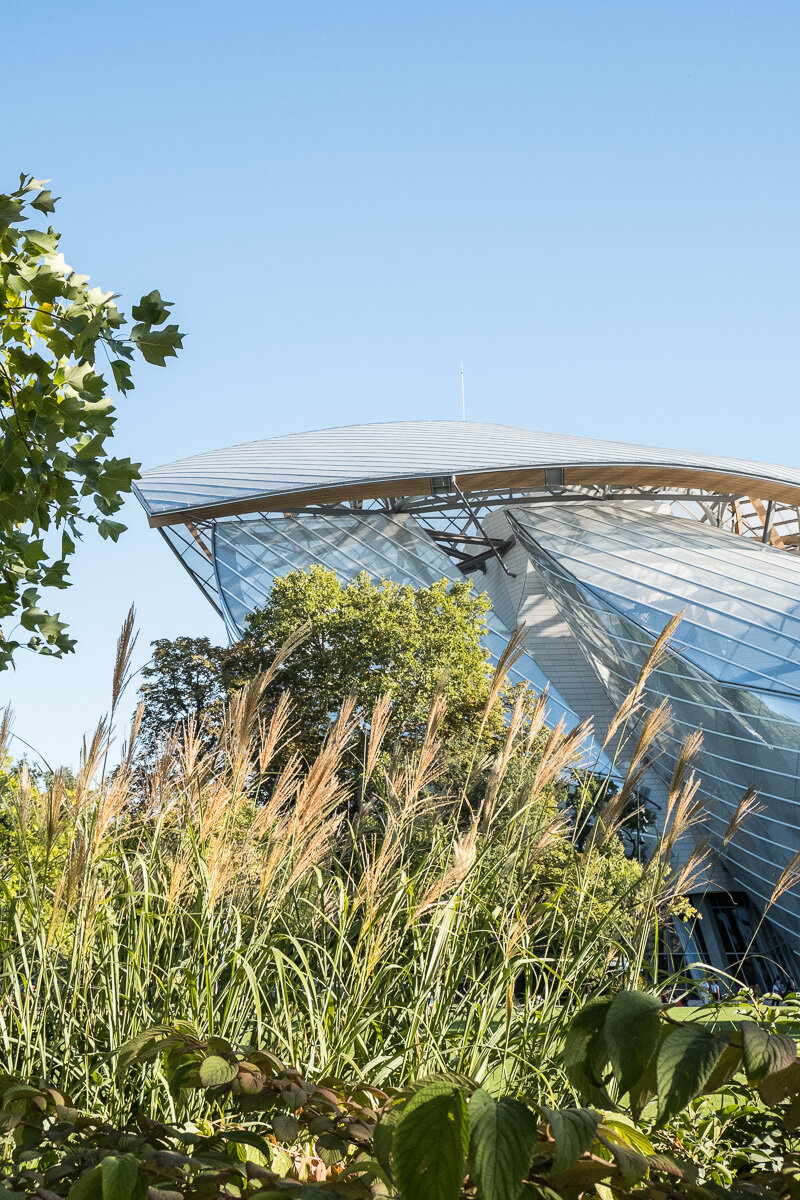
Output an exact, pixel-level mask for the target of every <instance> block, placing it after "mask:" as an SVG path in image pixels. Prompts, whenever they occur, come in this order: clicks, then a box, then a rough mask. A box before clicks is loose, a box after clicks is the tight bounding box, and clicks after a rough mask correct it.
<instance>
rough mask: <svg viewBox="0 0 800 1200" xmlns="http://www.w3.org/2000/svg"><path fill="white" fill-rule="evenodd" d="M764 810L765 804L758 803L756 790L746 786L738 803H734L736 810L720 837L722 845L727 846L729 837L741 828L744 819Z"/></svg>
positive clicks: (733, 835) (757, 814) (755, 815)
mask: <svg viewBox="0 0 800 1200" xmlns="http://www.w3.org/2000/svg"><path fill="white" fill-rule="evenodd" d="M765 810H766V805H764V804H759V802H758V792H757V791H756V790H755V788H748V790H747V791H746V792H745V794H744V795H743V796H742V798H741V800H740V801H739V803H738V804H737V805H736V811H735V812H734V814H733V816H732V817H731V819H730V821H729V822H728V826H727V828H726V830H725V834H724V836H723V838H722V845H723V846H727V844H728V842H729V841H730V840H731V838H733V837H735V836H736V834H737V833H738V831H739V830H740V829H741V827H742V825H743V824H744V823H745V821H747V820H749V818H750V817H757V816H759V815H760V814H761V813H763V812H764V811H765Z"/></svg>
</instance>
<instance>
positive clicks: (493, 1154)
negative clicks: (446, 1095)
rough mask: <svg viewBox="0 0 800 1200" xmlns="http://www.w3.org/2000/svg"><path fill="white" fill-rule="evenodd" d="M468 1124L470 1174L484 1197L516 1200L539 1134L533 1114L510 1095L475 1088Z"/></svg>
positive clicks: (490, 1199)
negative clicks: (502, 1095)
mask: <svg viewBox="0 0 800 1200" xmlns="http://www.w3.org/2000/svg"><path fill="white" fill-rule="evenodd" d="M469 1124H470V1143H469V1156H470V1162H471V1164H472V1174H473V1176H474V1179H475V1183H476V1185H477V1187H478V1190H479V1192H480V1194H481V1196H482V1197H483V1200H517V1197H518V1196H519V1195H520V1193H521V1192H522V1187H523V1180H524V1179H525V1176H526V1174H527V1173H528V1168H529V1167H530V1164H531V1162H532V1160H533V1153H534V1148H535V1146H536V1142H537V1137H538V1130H537V1124H536V1118H535V1116H534V1114H533V1113H532V1112H531V1110H530V1109H529V1108H528V1107H526V1105H524V1104H521V1103H520V1102H519V1100H515V1099H514V1098H513V1097H511V1096H505V1097H503V1098H502V1099H501V1100H495V1099H494V1098H493V1097H492V1096H490V1095H489V1093H488V1092H487V1091H484V1089H483V1088H478V1090H477V1091H476V1092H474V1093H473V1095H472V1097H471V1099H470V1102H469Z"/></svg>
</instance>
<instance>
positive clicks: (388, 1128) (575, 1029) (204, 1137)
mask: <svg viewBox="0 0 800 1200" xmlns="http://www.w3.org/2000/svg"><path fill="white" fill-rule="evenodd" d="M700 1015H701V1016H702V1014H700ZM152 1060H157V1061H158V1063H159V1066H160V1069H161V1070H162V1071H163V1072H164V1074H165V1077H166V1079H167V1082H168V1086H169V1089H170V1094H171V1095H172V1097H173V1098H174V1100H175V1102H176V1103H177V1104H178V1106H181V1105H182V1104H183V1102H184V1101H185V1099H186V1097H187V1096H191V1095H194V1096H195V1097H197V1096H199V1097H200V1098H201V1099H202V1101H203V1116H202V1117H200V1118H198V1119H196V1120H195V1121H194V1122H186V1121H183V1122H179V1121H177V1120H176V1121H173V1122H172V1123H164V1122H162V1121H152V1120H149V1119H147V1118H145V1117H143V1116H142V1115H138V1116H133V1117H131V1118H129V1119H128V1120H127V1121H126V1122H124V1123H123V1124H121V1125H114V1124H111V1123H108V1122H104V1121H102V1120H100V1119H98V1118H97V1117H91V1116H86V1115H83V1114H80V1113H78V1112H76V1111H75V1110H74V1109H72V1108H70V1107H69V1105H68V1102H67V1100H66V1098H65V1097H64V1096H63V1095H60V1094H59V1093H58V1092H56V1091H54V1090H53V1089H52V1088H43V1089H39V1088H35V1087H32V1086H29V1085H26V1084H25V1083H23V1082H21V1081H19V1080H15V1079H11V1078H8V1077H6V1078H5V1079H3V1080H2V1081H0V1115H2V1119H3V1122H4V1124H5V1127H6V1128H7V1129H10V1130H11V1131H12V1132H13V1143H14V1148H13V1152H12V1155H11V1160H10V1161H8V1162H6V1164H5V1167H4V1171H5V1179H4V1186H5V1195H6V1196H9V1195H10V1194H14V1195H18V1196H20V1195H37V1196H39V1197H41V1198H42V1200H48V1198H49V1197H51V1196H53V1195H56V1196H69V1197H71V1198H72V1200H95V1198H96V1200H129V1198H130V1200H137V1198H139V1197H144V1196H145V1195H146V1194H149V1197H150V1200H167V1198H169V1200H181V1198H183V1200H190V1198H191V1200H194V1197H200V1196H206V1197H215V1196H227V1197H246V1198H248V1200H253V1198H255V1197H259V1200H268V1197H271V1196H279V1195H281V1194H283V1195H284V1196H285V1197H286V1198H287V1200H290V1198H291V1197H293V1196H295V1197H297V1198H298V1200H319V1197H320V1196H321V1195H322V1194H324V1193H327V1194H328V1195H330V1194H333V1195H334V1196H335V1195H340V1196H343V1197H349V1198H356V1200H358V1198H363V1200H371V1198H372V1197H373V1196H375V1197H377V1196H386V1195H392V1196H399V1197H403V1198H404V1200H460V1197H462V1196H463V1197H470V1196H477V1197H478V1200H520V1197H522V1196H523V1195H527V1196H539V1197H545V1198H549V1200H557V1198H563V1200H575V1198H577V1197H579V1196H582V1195H583V1194H585V1193H587V1192H589V1193H593V1194H595V1195H597V1196H598V1197H599V1198H600V1200H609V1197H620V1198H622V1197H637V1196H641V1197H654V1198H658V1200H669V1198H670V1197H677V1196H681V1197H687V1198H690V1200H711V1198H712V1197H719V1196H720V1195H727V1196H731V1197H734V1196H736V1197H741V1196H745V1195H751V1196H758V1195H761V1196H765V1195H766V1196H771V1197H786V1198H787V1200H789V1198H791V1200H795V1198H796V1196H797V1195H798V1194H800V1154H798V1147H799V1145H800V1143H798V1141H797V1139H796V1137H795V1138H794V1139H793V1141H792V1142H791V1144H790V1138H792V1131H795V1130H796V1129H797V1127H798V1125H800V1063H798V1061H797V1046H796V1044H795V1042H794V1040H793V1039H792V1038H790V1037H788V1036H786V1035H783V1034H776V1033H775V1032H771V1031H769V1030H767V1029H764V1028H762V1027H760V1026H759V1025H758V1024H757V1023H755V1022H753V1021H742V1022H740V1023H739V1024H738V1027H737V1028H735V1029H733V1030H732V1031H730V1032H728V1033H724V1034H723V1033H715V1032H714V1031H713V1030H712V1029H711V1028H709V1027H708V1026H707V1025H706V1024H705V1023H703V1022H702V1021H698V1022H693V1023H690V1024H682V1023H679V1022H675V1021H673V1020H672V1019H671V1018H670V1017H669V1015H668V1014H666V1013H665V1012H664V1010H663V1008H662V1006H660V1005H659V1004H658V1002H657V1001H656V1000H654V999H653V998H652V997H650V996H648V995H647V994H645V993H642V992H630V991H624V992H621V993H619V994H617V995H616V996H615V997H614V998H613V1000H603V1001H599V1002H594V1003H591V1004H589V1005H587V1006H585V1007H584V1008H582V1009H581V1010H579V1012H578V1013H577V1015H576V1016H575V1018H574V1019H573V1021H572V1023H571V1026H570V1028H569V1031H568V1034H567V1038H566V1044H565V1049H564V1064H565V1068H566V1071H567V1074H568V1076H569V1078H570V1080H571V1082H572V1084H573V1086H574V1087H575V1089H576V1091H577V1092H578V1094H579V1096H580V1097H581V1098H583V1099H584V1100H586V1101H590V1102H591V1101H595V1102H597V1101H599V1102H601V1106H600V1107H591V1108H574V1107H572V1108H552V1107H549V1106H546V1105H539V1104H536V1103H535V1102H533V1101H532V1100H531V1099H530V1098H529V1097H523V1098H522V1099H518V1098H516V1097H515V1096H508V1095H503V1096H500V1098H499V1099H497V1098H495V1096H493V1095H492V1094H491V1093H490V1092H489V1091H488V1090H487V1089H485V1088H483V1087H480V1086H479V1085H478V1084H477V1082H476V1081H475V1080H473V1079H469V1078H462V1077H458V1076H454V1075H439V1076H434V1077H429V1078H427V1079H422V1080H418V1081H416V1082H415V1083H413V1084H411V1085H409V1086H407V1087H405V1088H403V1089H399V1090H398V1089H392V1090H391V1091H388V1092H387V1091H382V1090H380V1089H377V1088H374V1087H369V1086H367V1085H364V1084H351V1085H349V1086H347V1085H345V1084H344V1083H343V1082H342V1081H341V1080H339V1079H336V1078H326V1079H322V1080H320V1081H318V1082H317V1083H313V1082H309V1081H308V1080H307V1079H305V1078H303V1077H302V1076H301V1075H300V1073H299V1072H297V1071H296V1070H293V1069H291V1068H287V1067H284V1066H282V1065H281V1063H280V1062H279V1061H278V1060H277V1059H275V1058H274V1057H273V1056H272V1055H270V1054H268V1053H266V1052H264V1051H263V1050H254V1049H250V1050H247V1051H238V1050H237V1049H236V1048H235V1047H234V1046H233V1045H231V1043H229V1042H227V1041H226V1040H225V1039H222V1038H209V1039H202V1038H200V1036H199V1034H198V1033H197V1031H196V1030H194V1029H192V1028H191V1027H190V1026H188V1025H186V1024H183V1023H177V1024H173V1025H170V1026H161V1027H159V1028H155V1029H151V1030H148V1031H146V1032H145V1033H143V1034H142V1035H140V1036H139V1037H137V1038H136V1039H134V1040H133V1041H131V1042H130V1043H129V1044H128V1045H127V1046H125V1047H123V1049H122V1050H121V1052H120V1054H119V1056H118V1063H117V1071H118V1073H120V1074H124V1073H125V1072H126V1071H128V1070H130V1069H132V1068H136V1067H137V1066H139V1067H140V1066H141V1065H142V1064H147V1063H149V1062H151V1061H152ZM734 1076H739V1077H740V1083H739V1086H741V1087H744V1088H745V1089H746V1090H748V1091H749V1092H750V1094H751V1097H752V1099H753V1100H754V1101H755V1102H756V1104H757V1105H758V1106H759V1107H760V1109H761V1111H762V1112H763V1114H764V1116H765V1120H766V1124H767V1125H768V1126H769V1127H771V1128H772V1130H773V1132H777V1133H778V1136H779V1138H780V1144H779V1145H778V1149H777V1151H776V1153H775V1155H774V1156H773V1161H772V1163H771V1164H767V1165H766V1166H758V1167H756V1168H755V1169H753V1168H752V1167H745V1169H743V1170H740V1171H738V1173H737V1174H736V1175H735V1177H734V1178H732V1181H731V1182H732V1186H731V1187H730V1188H722V1187H720V1186H719V1184H718V1183H716V1182H715V1181H714V1180H713V1178H710V1177H709V1176H708V1174H706V1175H705V1176H703V1175H702V1174H701V1173H700V1172H699V1171H698V1169H697V1167H696V1165H695V1164H694V1163H692V1162H691V1161H687V1160H686V1159H685V1158H684V1159H682V1158H681V1155H680V1154H675V1153H670V1154H668V1153H665V1152H664V1150H663V1149H661V1144H662V1143H664V1142H665V1141H666V1142H667V1143H669V1142H670V1141H673V1142H674V1138H673V1137H672V1133H671V1129H670V1122H671V1121H672V1120H673V1119H674V1118H675V1117H677V1116H678V1115H679V1114H680V1113H681V1112H682V1111H683V1110H685V1109H686V1107H687V1106H688V1105H689V1104H690V1103H692V1102H696V1100H697V1098H698V1097H700V1096H702V1095H711V1094H713V1093H715V1092H719V1091H720V1090H722V1089H724V1088H725V1086H726V1084H727V1083H728V1082H729V1081H730V1080H731V1079H733V1078H734ZM626 1097H627V1102H626V1103H623V1102H624V1101H625V1098H626ZM648 1110H649V1111H650V1115H649V1117H648V1116H647V1113H648ZM629 1113H630V1114H632V1116H633V1117H634V1120H631V1116H629V1115H628V1114H629ZM776 1144H777V1143H776ZM727 1150H728V1147H726V1146H725V1145H720V1146H719V1147H718V1148H717V1152H718V1155H719V1157H720V1158H721V1159H723V1158H724V1157H725V1156H726V1151H727Z"/></svg>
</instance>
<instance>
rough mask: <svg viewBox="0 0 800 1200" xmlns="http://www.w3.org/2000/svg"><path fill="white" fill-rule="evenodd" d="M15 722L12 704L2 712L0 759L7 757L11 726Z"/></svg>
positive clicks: (0, 716) (0, 715) (0, 722)
mask: <svg viewBox="0 0 800 1200" xmlns="http://www.w3.org/2000/svg"><path fill="white" fill-rule="evenodd" d="M13 722H14V714H13V713H12V711H11V705H10V704H7V705H6V707H5V708H4V709H3V710H2V711H1V712H0V760H2V759H3V758H5V756H6V754H7V753H8V743H9V739H10V737H11V726H12V724H13Z"/></svg>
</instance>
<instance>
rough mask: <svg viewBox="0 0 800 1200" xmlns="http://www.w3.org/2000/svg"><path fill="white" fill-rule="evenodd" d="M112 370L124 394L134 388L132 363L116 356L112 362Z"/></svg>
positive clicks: (115, 381)
mask: <svg viewBox="0 0 800 1200" xmlns="http://www.w3.org/2000/svg"><path fill="white" fill-rule="evenodd" d="M111 370H112V372H113V375H114V383H115V384H116V385H117V388H118V389H119V391H120V392H122V394H123V396H124V395H127V393H128V392H130V391H132V390H133V381H132V379H131V368H130V363H126V362H125V360H124V359H123V358H115V359H113V360H112V362H111Z"/></svg>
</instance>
